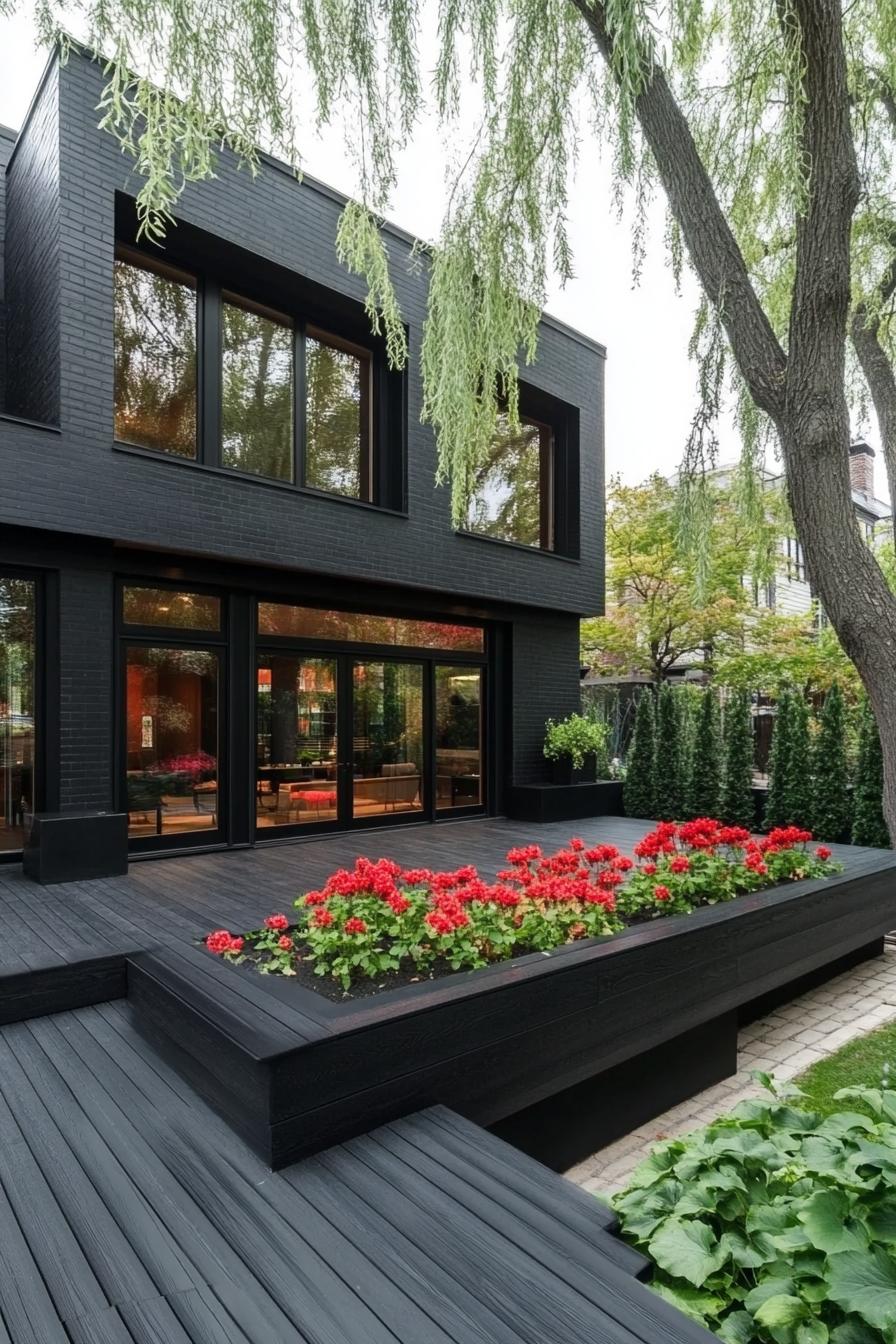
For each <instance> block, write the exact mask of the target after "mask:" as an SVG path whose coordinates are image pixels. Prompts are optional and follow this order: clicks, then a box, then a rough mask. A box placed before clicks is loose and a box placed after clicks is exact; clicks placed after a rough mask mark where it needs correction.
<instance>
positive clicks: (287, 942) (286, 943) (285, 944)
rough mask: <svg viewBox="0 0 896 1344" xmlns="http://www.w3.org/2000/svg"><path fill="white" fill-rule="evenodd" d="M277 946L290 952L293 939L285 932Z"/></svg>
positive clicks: (283, 950)
mask: <svg viewBox="0 0 896 1344" xmlns="http://www.w3.org/2000/svg"><path fill="white" fill-rule="evenodd" d="M277 946H278V947H279V948H280V951H281V952H289V951H291V949H292V939H291V938H288V937H287V936H286V935H285V934H284V936H283V937H282V938H280V939H278V941H277Z"/></svg>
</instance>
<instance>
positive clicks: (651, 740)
mask: <svg viewBox="0 0 896 1344" xmlns="http://www.w3.org/2000/svg"><path fill="white" fill-rule="evenodd" d="M654 701H655V697H654V694H653V691H652V690H649V689H645V690H643V691H642V692H641V694H640V696H639V698H638V707H637V710H636V712H635V726H634V729H633V731H632V740H631V742H630V743H629V748H628V755H627V757H626V769H625V783H624V785H623V790H622V796H623V801H624V803H625V813H626V816H628V817H648V818H653V817H655V816H656V813H655V811H654V801H655V799H654V782H655V778H656V714H655V711H654Z"/></svg>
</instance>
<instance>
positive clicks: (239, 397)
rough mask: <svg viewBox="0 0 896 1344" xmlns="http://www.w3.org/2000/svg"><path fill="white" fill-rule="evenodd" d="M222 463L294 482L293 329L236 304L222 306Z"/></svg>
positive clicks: (282, 322) (277, 320) (272, 317)
mask: <svg viewBox="0 0 896 1344" xmlns="http://www.w3.org/2000/svg"><path fill="white" fill-rule="evenodd" d="M222 327H223V338H222V339H223V368H222V379H223V380H222V388H221V461H222V463H223V465H224V466H225V467H235V468H237V470H239V471H249V472H252V473H254V474H255V475H257V476H270V477H273V478H274V479H275V480H278V481H291V480H292V476H293V471H292V463H293V453H292V387H293V377H292V341H293V333H292V328H291V326H289V324H288V323H287V321H286V319H284V318H279V317H276V316H275V315H274V314H272V313H268V312H265V311H263V310H261V309H250V308H248V307H245V306H243V305H242V304H237V303H235V302H229V301H227V300H225V301H224V303H223V305H222Z"/></svg>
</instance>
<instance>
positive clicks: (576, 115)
mask: <svg viewBox="0 0 896 1344" xmlns="http://www.w3.org/2000/svg"><path fill="white" fill-rule="evenodd" d="M792 4H793V0H666V3H663V4H660V3H658V2H657V0H603V3H600V4H598V2H597V0H429V3H427V0H280V2H279V3H277V4H276V5H274V4H271V3H269V0H36V4H33V6H32V7H33V8H34V9H35V12H36V16H37V21H38V25H39V29H40V33H41V36H42V39H43V40H44V41H45V42H47V43H48V44H49V43H52V42H57V41H60V40H62V41H63V42H64V39H63V38H62V34H63V32H64V30H65V28H66V26H78V27H79V31H83V33H84V36H85V37H86V40H87V41H88V42H89V44H90V45H91V46H92V47H93V48H94V49H95V50H97V51H100V52H102V53H104V57H105V58H106V59H107V62H108V63H107V65H106V76H107V84H106V89H105V95H104V98H103V102H102V108H101V114H102V124H103V126H104V127H105V128H106V129H108V130H109V131H110V132H111V133H112V134H114V135H115V136H116V137H117V138H118V139H119V141H120V142H121V144H122V147H123V148H124V149H125V150H127V152H128V153H129V154H131V155H133V157H134V158H135V160H136V163H137V167H138V169H139V172H140V174H141V175H142V177H143V186H142V187H141V190H140V193H139V202H138V204H139V211H140V218H141V221H142V227H143V229H144V231H145V233H146V234H147V236H148V237H150V238H153V239H160V238H161V237H162V235H163V234H164V231H165V229H166V227H167V226H168V225H169V223H170V221H171V220H172V218H173V215H174V213H175V210H176V206H177V200H178V196H179V194H180V192H181V191H182V189H183V187H184V185H185V183H187V182H191V181H197V180H202V179H204V178H208V177H210V176H212V175H213V174H214V173H215V170H216V165H217V163H218V159H219V155H220V153H221V150H222V148H223V147H225V146H226V147H227V148H229V149H231V150H232V151H233V152H234V153H235V154H236V155H237V156H238V158H239V159H240V161H241V162H242V163H243V164H244V165H247V166H248V167H249V168H250V169H251V170H252V171H256V170H257V168H258V164H259V157H258V149H257V146H258V145H263V146H264V147H265V148H266V149H268V150H270V151H271V152H273V153H275V154H277V155H279V156H280V157H282V158H283V159H285V160H286V161H287V162H288V163H289V164H291V165H293V166H295V167H296V168H298V166H299V164H300V154H299V145H300V142H301V135H302V134H303V133H306V132H307V130H308V129H310V130H313V129H314V128H315V127H320V126H321V125H322V124H324V123H326V122H330V121H333V120H340V121H341V122H342V124H343V125H344V127H345V134H346V143H347V146H348V148H349V150H350V152H351V154H352V157H353V162H354V164H355V168H356V172H357V182H356V192H355V195H356V198H357V203H353V204H351V205H349V206H348V207H347V209H346V211H345V214H344V216H343V218H342V222H341V225H340V229H339V236H338V249H339V256H340V258H341V259H342V261H343V262H344V264H345V265H347V266H348V267H349V268H351V269H352V270H354V271H356V272H358V273H359V274H360V275H362V276H363V277H365V278H366V282H367V284H368V291H369V292H368V304H367V306H368V312H369V314H370V317H371V320H372V322H373V324H374V326H375V327H377V328H378V329H380V330H382V331H383V332H384V334H385V338H386V341H387V345H388V352H389V357H390V359H391V360H392V361H393V363H394V364H397V365H400V364H402V363H403V362H404V360H405V359H406V357H407V346H406V339H405V331H404V327H403V325H402V318H401V312H400V309H399V305H398V302H397V299H396V296H395V291H394V289H393V285H392V279H391V277H390V272H389V263H388V255H387V250H386V247H385V244H384V239H383V233H382V231H381V228H380V224H381V219H382V214H383V212H384V211H385V210H386V209H387V208H388V206H389V202H390V198H391V193H392V189H393V187H394V183H395V156H396V149H397V147H398V146H399V145H401V144H402V143H404V142H405V141H406V140H407V139H408V138H409V137H410V136H411V135H412V134H413V131H414V129H415V127H416V126H417V125H418V124H419V121H420V119H421V118H422V117H423V116H424V115H429V114H431V113H433V112H434V113H435V115H436V117H437V118H438V120H439V122H440V123H441V124H442V126H443V128H444V129H445V131H446V134H447V135H448V138H449V141H451V138H452V136H453V137H454V139H455V142H456V143H457V144H458V146H459V149H460V152H459V154H458V155H457V156H456V158H457V161H458V162H459V163H460V167H459V168H452V169H451V180H450V184H449V185H450V192H449V199H448V205H447V208H446V212H445V216H444V220H443V224H442V229H441V233H440V236H439V238H438V239H437V240H436V242H435V245H434V247H433V248H432V250H431V251H430V252H429V254H428V256H429V265H430V268H431V276H430V295H429V310H428V317H427V321H426V327H425V334H424V343H423V350H422V365H423V381H424V401H423V415H424V418H425V419H426V420H427V421H429V422H431V423H432V425H433V426H434V427H435V430H436V434H437V438H438V446H439V476H440V479H450V480H451V483H452V497H453V508H454V514H455V518H456V519H459V518H460V517H461V516H462V515H463V512H464V506H465V502H466V497H467V493H468V489H469V484H470V481H471V479H472V477H473V475H474V473H475V470H476V468H477V466H479V465H481V464H482V462H483V461H484V458H485V455H486V453H487V450H488V443H489V439H490V438H491V435H492V432H493V430H494V427H495V419H496V414H497V407H498V404H499V402H500V401H504V402H506V403H507V404H508V406H509V408H510V413H511V415H512V416H515V414H516V407H517V392H516V388H517V373H518V368H519V365H520V361H521V360H522V361H524V362H528V361H531V360H532V359H533V358H534V356H535V352H536V342H537V323H538V316H539V313H540V311H541V309H542V307H543V304H544V299H545V294H546V290H547V284H548V280H549V278H550V276H551V274H552V273H553V274H554V275H557V276H559V277H560V279H561V280H565V279H567V278H569V277H570V275H571V274H572V264H573V263H572V257H571V254H570V248H569V242H568V238H567V231H566V211H567V204H568V188H569V183H570V178H571V174H572V172H573V169H574V165H575V160H576V154H577V152H578V151H579V149H580V144H581V141H582V140H583V138H584V137H585V136H586V135H588V136H590V137H592V138H594V139H596V140H599V141H603V142H605V143H606V144H608V145H609V147H610V150H611V153H612V156H613V163H614V168H615V179H616V183H617V188H618V192H619V195H620V199H621V197H622V194H623V192H624V191H625V189H627V188H628V189H630V190H631V192H632V194H633V199H634V202H635V222H634V226H633V230H632V235H633V247H634V262H635V270H636V271H637V269H638V267H639V265H640V257H641V253H642V251H643V247H644V241H645V220H646V211H647V207H648V205H649V203H650V200H651V196H652V193H653V190H654V187H655V184H656V180H657V173H656V165H655V164H654V163H653V162H652V160H651V158H650V155H649V153H648V152H647V150H646V148H645V145H644V141H643V138H642V136H641V133H640V130H639V126H638V119H637V115H636V112H637V106H636V104H637V99H638V96H639V94H641V92H642V91H643V89H644V87H645V83H646V81H648V80H649V79H650V78H651V72H652V70H653V68H654V63H657V64H658V65H659V66H660V67H661V68H662V70H663V71H664V73H665V76H666V79H667V80H668V82H669V85H670V87H671V89H672V92H673V94H674V95H675V98H676V99H677V102H678V104H679V106H680V107H681V108H682V110H683V112H684V114H685V116H686V118H687V122H688V125H689V127H690V130H691V133H692V135H693V137H694V140H695V141H696V144H697V146H698V148H699V151H700V153H701V157H702V159H703V162H704V164H705V165H706V167H707V169H708V171H709V174H710V177H711V180H712V185H713V189H714V191H715V194H716V197H717V199H718V201H719V203H720V205H721V207H722V209H723V210H724V212H725V215H726V216H727V218H728V220H729V222H730V224H731V226H732V229H733V231H734V234H735V237H736V240H737V243H738V245H739V247H740V249H741V251H742V253H743V256H744V259H745V261H746V264H747V268H748V272H749V275H750V279H751V281H752V283H753V285H754V287H755V289H756V291H757V293H758V296H759V298H760V300H761V301H762V303H763V305H764V308H765V311H766V312H767V314H768V316H769V319H770V321H771V324H772V326H773V328H774V330H775V333H776V334H777V336H778V338H779V339H780V340H781V342H782V344H783V345H784V347H785V349H786V342H787V331H788V321H789V314H790V303H791V294H792V287H793V279H794V267H795V262H794V255H795V218H796V214H797V212H798V209H799V207H800V204H801V202H802V201H803V199H804V197H805V192H806V186H807V182H808V180H809V175H810V173H811V164H810V163H808V162H807V161H806V160H805V156H804V152H803V148H802V139H801V130H802V118H803V110H804V102H803V98H804V95H803V74H804V72H803V69H802V63H801V48H800V43H799V40H798V37H799V34H798V25H797V23H796V20H795V18H794V14H793V11H792ZM28 6H29V0H0V15H8V14H11V13H13V12H14V11H16V10H17V9H23V8H26V7H28ZM598 10H599V11H600V18H601V22H602V23H603V25H605V27H606V30H607V32H608V34H609V36H610V39H611V43H610V46H611V50H610V59H609V69H608V68H607V66H606V65H605V64H604V63H603V61H602V59H601V57H600V55H599V53H598V50H597V46H596V45H595V42H594V40H593V37H592V33H591V32H590V30H589V23H588V20H589V18H590V17H593V15H594V14H595V13H596V12H597V11H598ZM430 15H432V16H434V17H435V19H436V20H437V31H436V34H435V47H436V51H435V57H434V60H433V59H432V57H431V52H430V53H429V54H428V56H427V58H426V60H423V59H422V58H421V54H420V53H421V50H423V49H426V50H427V51H428V52H429V47H431V45H432V44H431V43H428V44H424V43H422V42H421V25H422V24H423V23H424V20H427V19H428V17H429V16H430ZM843 27H844V33H845V41H846V46H847V54H848V60H849V78H850V86H851V96H852V106H853V115H854V127H855V141H856V149H857V154H858V159H859V167H860V173H861V177H862V189H863V190H862V201H861V205H860V207H859V210H858V212H857V214H856V218H855V224H854V229H853V252H854V255H853V272H854V277H855V281H854V289H855V295H856V305H857V308H858V305H860V304H861V305H862V306H861V309H860V313H861V321H862V323H863V324H866V325H868V326H870V325H872V324H874V327H875V331H876V332H877V334H878V336H879V339H880V341H881V344H882V346H883V348H884V349H885V351H886V352H887V354H888V356H889V358H890V360H891V362H892V356H893V353H894V344H896V321H894V317H893V303H892V292H891V293H890V294H887V293H886V287H883V288H882V287H881V279H882V276H883V275H884V274H885V272H886V269H887V266H888V265H889V264H890V263H891V262H892V258H893V254H894V247H896V207H894V198H896V191H894V186H896V183H894V149H896V94H894V90H896V5H894V4H893V3H892V0H850V2H849V3H846V0H844V4H843ZM430 67H433V68H432V71H431V70H430ZM133 72H137V74H136V75H135V74H134V73H133ZM473 121H474V122H475V123H476V125H477V127H478V129H477V131H476V132H475V134H474V135H473V137H472V143H468V139H469V137H467V139H465V132H464V131H463V130H462V127H464V126H468V125H469V124H470V123H471V122H473ZM596 208H597V209H601V208H602V203H597V207H596ZM666 241H667V245H668V248H669V255H670V261H671V264H672V266H673V267H674V269H675V271H676V274H678V273H680V271H681V268H682V267H683V265H684V264H686V263H685V255H684V249H683V245H682V240H681V236H680V232H679V229H678V226H677V225H676V223H675V222H674V221H673V220H672V219H671V217H670V220H669V225H668V229H667V238H666ZM707 298H708V302H704V303H703V304H702V305H701V308H700V311H699V312H698V314H697V318H696V323H695V331H694V341H693V346H692V352H693V354H694V357H695V359H696V361H697V367H698V379H697V382H698V395H699V409H698V412H697V414H696V416H695V419H694V423H693V426H692V430H691V434H690V436H689V438H688V442H687V445H686V451H685V466H686V471H685V473H684V474H685V477H686V478H688V477H689V478H691V479H692V480H693V481H695V482H697V484H696V485H695V486H694V488H692V489H691V490H690V491H686V492H684V493H683V496H682V503H681V520H680V521H681V535H682V539H683V540H685V541H687V540H688V538H689V537H691V538H693V536H695V535H696V534H697V533H699V531H700V524H701V521H705V510H706V497H705V495H704V494H703V493H702V491H701V488H700V485H699V480H700V476H701V474H702V471H703V469H704V468H705V467H706V466H707V465H712V462H713V461H714V457H715V447H716V445H715V433H714V424H715V420H716V418H717V415H718V413H719V409H720V406H721V405H722V403H723V401H724V399H725V397H726V396H727V395H728V394H729V393H731V392H733V394H734V396H735V398H736V401H737V406H738V422H739V424H740V427H741V429H742V432H743V437H744V444H745V461H746V463H747V466H748V468H751V467H753V466H755V464H756V462H757V461H758V459H759V457H760V455H761V452H762V449H763V445H764V442H765V439H766V438H767V435H768V426H767V425H766V423H765V420H764V417H763V416H762V414H761V413H760V412H758V411H757V410H756V408H755V407H754V405H753V404H752V402H751V401H750V398H749V397H748V396H747V395H746V394H745V392H744V389H743V387H742V386H741V384H740V382H739V377H738V374H737V372H736V370H735V369H734V368H733V364H732V360H731V356H730V351H729V347H728V344H727V339H726V337H725V334H724V331H723V325H722V323H721V321H720V320H719V314H724V310H725V304H726V295H725V294H710V295H708V296H707ZM850 378H851V387H852V392H853V396H854V400H855V401H856V402H857V403H859V404H860V405H861V404H862V403H863V400H864V397H865V395H866V392H867V389H866V387H865V385H864V383H863V380H862V378H861V375H860V370H859V368H858V365H857V364H854V365H853V367H852V369H851V374H850ZM751 479H752V480H755V476H754V474H753V472H752V471H751V470H747V471H746V472H745V473H744V476H743V484H744V500H745V503H746V504H747V505H748V506H749V507H751V508H752V509H753V512H754V515H755V516H756V518H757V520H758V518H759V514H760V512H761V510H760V509H759V502H758V496H757V494H756V491H755V487H754V485H751V483H750V482H751Z"/></svg>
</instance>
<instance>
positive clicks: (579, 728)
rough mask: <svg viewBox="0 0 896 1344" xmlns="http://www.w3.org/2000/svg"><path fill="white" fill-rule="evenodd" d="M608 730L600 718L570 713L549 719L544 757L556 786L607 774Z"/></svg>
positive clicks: (546, 725)
mask: <svg viewBox="0 0 896 1344" xmlns="http://www.w3.org/2000/svg"><path fill="white" fill-rule="evenodd" d="M608 735H609V727H608V725H607V724H606V723H603V722H602V721H601V720H600V719H589V718H586V717H585V715H584V714H570V715H568V716H567V718H565V719H560V720H559V721H555V720H554V719H548V721H547V723H546V724H545V739H544V754H545V757H546V758H547V759H548V760H549V761H550V762H551V765H552V770H553V779H554V783H555V784H575V783H580V782H583V781H586V780H587V781H590V780H595V779H597V777H598V766H600V775H601V777H605V776H606V775H607V773H608V762H607V738H608Z"/></svg>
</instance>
